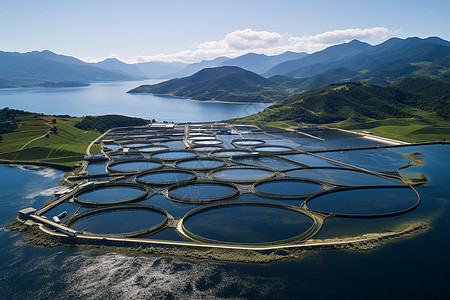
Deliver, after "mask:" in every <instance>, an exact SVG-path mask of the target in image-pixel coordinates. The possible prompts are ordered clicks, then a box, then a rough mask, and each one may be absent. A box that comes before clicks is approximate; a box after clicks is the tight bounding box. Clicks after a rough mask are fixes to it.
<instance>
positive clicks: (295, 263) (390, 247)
mask: <svg viewBox="0 0 450 300" xmlns="http://www.w3.org/2000/svg"><path fill="white" fill-rule="evenodd" d="M139 84H142V83H131V82H127V83H99V84H95V85H92V86H90V87H86V88H73V89H51V90H50V89H38V88H36V89H8V90H0V106H2V107H4V106H9V107H11V108H16V109H24V110H28V111H33V112H42V113H47V114H70V115H85V114H92V115H101V114H109V113H114V114H118V113H120V114H126V115H130V116H138V117H144V118H147V119H148V118H155V119H157V120H167V121H210V120H220V119H227V118H231V117H237V116H241V115H245V114H251V113H254V112H256V110H257V109H262V108H263V107H264V106H246V105H242V104H237V105H235V104H223V103H202V102H195V101H189V100H185V99H176V98H167V97H155V96H151V95H128V94H125V92H126V91H127V90H128V89H130V88H132V87H135V86H137V85H139ZM246 107H247V108H246ZM306 142H308V141H306ZM357 142H358V141H356V140H355V139H346V137H343V138H341V139H339V137H337V138H336V139H335V140H332V141H330V142H329V144H330V145H329V147H333V146H335V145H339V147H347V146H352V145H353V144H354V143H357ZM368 142H369V141H368ZM308 145H309V146H310V148H315V147H316V146H315V142H314V141H311V144H308ZM287 146H289V145H288V144H287ZM322 146H323V145H322ZM395 151H396V152H401V153H412V152H420V153H421V154H422V157H423V158H424V162H425V165H424V166H417V167H410V168H407V169H405V170H404V171H402V173H403V172H404V173H405V174H408V173H416V172H417V173H424V174H426V176H427V177H428V179H429V181H428V182H427V183H426V184H425V185H423V186H419V187H417V191H418V192H419V194H420V195H421V198H422V202H421V204H420V206H419V207H418V208H417V209H416V210H414V211H413V212H411V213H408V214H406V215H402V216H398V217H396V218H394V219H390V218H383V219H374V220H360V221H358V222H357V225H356V226H355V220H348V219H342V218H340V219H339V218H335V219H330V220H327V231H323V232H321V233H319V235H318V236H317V238H328V237H332V236H335V235H336V232H341V231H342V230H343V229H345V230H346V231H347V232H348V233H349V234H350V235H351V234H353V233H354V232H355V231H360V230H362V229H364V230H367V232H370V231H375V232H376V231H377V229H379V228H385V227H383V226H385V225H386V223H388V224H390V222H392V223H393V224H395V222H397V220H399V219H400V220H407V221H417V220H426V221H428V222H429V223H430V224H431V226H430V229H429V230H428V231H426V232H424V233H421V234H418V235H415V236H413V237H411V238H403V239H400V240H397V241H395V242H391V243H388V244H386V245H383V246H380V247H378V248H376V249H374V250H371V251H359V252H347V251H340V250H328V251H317V252H315V253H313V254H308V255H306V256H305V257H303V258H301V259H290V260H285V261H279V262H274V263H269V264H244V263H229V262H210V261H194V260H182V259H174V258H170V257H127V256H123V255H120V254H116V253H104V252H98V251H94V250H86V249H78V248H76V247H57V248H42V247H35V246H33V245H29V244H26V243H24V242H23V238H24V235H25V234H24V233H18V232H11V231H8V230H6V229H5V227H6V226H7V224H8V223H9V222H10V221H11V219H13V218H14V217H15V216H17V212H18V210H20V209H22V208H26V207H30V206H33V207H41V206H42V205H43V203H44V202H45V201H46V200H47V199H49V198H50V197H51V196H52V195H53V194H54V193H55V192H56V191H57V190H58V189H60V187H58V186H57V185H56V183H57V182H58V181H60V180H61V179H62V176H63V172H60V171H56V170H53V169H47V168H35V167H32V168H31V167H30V168H29V167H17V166H14V167H11V166H6V165H0V205H1V209H0V252H1V255H0V288H1V293H0V299H86V298H87V299H98V298H101V299H141V298H145V299H155V298H162V299H186V298H189V299H199V298H200V299H210V298H233V299H240V298H241V299H300V298H306V297H310V299H329V298H332V297H333V298H336V299H341V298H342V299H361V298H364V299H380V298H381V299H408V298H409V299H418V298H419V299H420V298H422V299H429V298H441V297H443V295H445V294H447V293H448V281H449V279H450V275H449V273H448V272H449V271H448V270H449V269H450V259H449V258H448V253H450V239H449V238H448V237H449V235H450V211H449V200H450V185H449V182H450V174H449V170H450V147H449V146H443V145H432V146H419V147H404V148H395ZM329 155H330V156H332V157H333V158H339V159H342V160H345V159H350V158H347V157H345V153H344V155H341V154H340V153H339V152H334V153H330V154H329ZM338 156H339V157H338ZM246 159H247V160H249V161H248V163H251V164H252V165H256V166H258V165H262V166H264V165H266V164H270V165H269V166H270V167H274V166H275V167H277V168H279V169H281V170H283V169H289V168H291V167H292V166H289V165H285V164H286V162H285V161H281V160H280V161H279V162H276V163H275V164H274V162H273V161H271V162H266V161H264V159H263V158H261V159H258V160H250V159H249V158H246ZM295 159H298V160H304V159H305V158H304V157H300V156H299V157H295ZM368 159H374V160H377V159H378V158H377V156H376V153H374V154H373V155H372V153H371V152H370V151H361V152H359V155H356V156H352V157H351V160H352V161H351V162H352V163H354V164H356V165H363V166H364V165H365V164H367V162H368ZM396 163H397V161H395V162H391V161H386V162H383V164H384V165H380V164H375V166H376V167H377V168H381V167H383V166H384V167H386V166H389V168H390V167H397V165H396ZM96 168H98V170H99V172H100V171H101V172H104V165H101V164H99V165H98V166H96ZM344 179H345V178H344ZM160 198H161V199H160ZM162 198H163V197H162V196H161V195H156V196H153V197H152V198H151V203H153V204H155V205H157V206H160V207H162V208H165V209H167V210H171V211H172V212H175V213H174V216H175V217H178V216H181V215H183V214H185V213H186V212H187V211H189V210H191V209H192V207H193V206H192V205H189V204H181V203H172V202H169V201H166V200H164V199H162ZM160 202H161V204H160ZM163 204H165V205H170V206H171V207H165V206H163ZM64 209H66V208H64ZM232 213H233V214H234V213H235V212H232ZM237 217H239V215H237V216H236V218H237ZM394 220H395V221H394ZM193 221H195V222H200V221H201V219H199V218H198V219H197V220H195V219H193ZM218 221H220V220H218ZM381 223H383V224H382V225H380V224H381ZM272 230H277V229H276V227H274V228H272ZM272 230H269V231H268V234H270V232H271V231H272ZM170 234H173V235H175V232H173V233H170V232H169V233H167V236H163V237H161V238H167V239H170V238H176V237H175V236H173V237H170ZM224 234H225V233H224ZM262 238H264V237H262Z"/></svg>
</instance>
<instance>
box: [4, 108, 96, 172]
mask: <svg viewBox="0 0 450 300" xmlns="http://www.w3.org/2000/svg"><path fill="white" fill-rule="evenodd" d="M16 119H17V123H18V127H19V128H18V129H17V130H16V131H15V132H12V133H7V134H2V137H3V140H2V142H1V143H0V160H7V161H26V162H39V163H48V164H55V165H61V166H69V167H72V166H73V165H74V164H76V163H78V162H80V161H82V160H83V156H84V155H85V153H86V148H87V147H88V145H89V143H90V142H91V141H93V140H95V139H96V138H97V137H98V136H99V135H100V133H98V132H95V131H84V130H81V129H78V128H76V127H74V126H73V125H74V124H75V123H76V122H77V121H79V118H54V117H46V116H38V115H35V114H30V115H26V116H20V117H17V118H16ZM52 119H56V123H55V124H53V123H52ZM53 126H55V127H56V128H57V132H56V133H54V132H52V131H51V130H50V129H51V128H52V127H53ZM96 152H100V146H99V145H94V147H92V148H91V153H96Z"/></svg>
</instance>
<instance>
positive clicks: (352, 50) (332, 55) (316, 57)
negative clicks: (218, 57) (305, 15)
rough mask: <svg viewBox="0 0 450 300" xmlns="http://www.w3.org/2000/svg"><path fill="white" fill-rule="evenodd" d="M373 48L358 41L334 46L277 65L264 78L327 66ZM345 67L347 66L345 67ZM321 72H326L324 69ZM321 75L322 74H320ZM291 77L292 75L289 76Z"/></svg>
mask: <svg viewBox="0 0 450 300" xmlns="http://www.w3.org/2000/svg"><path fill="white" fill-rule="evenodd" d="M370 47H372V46H371V45H370V44H367V43H363V42H360V41H358V40H353V41H351V42H349V43H344V44H340V45H334V46H331V47H328V48H326V49H324V50H322V51H318V52H314V53H312V54H309V55H307V56H305V57H303V58H300V59H295V60H289V61H285V62H282V63H280V64H277V65H275V66H274V67H273V68H271V69H270V70H268V71H267V72H265V73H264V74H263V76H266V77H270V76H274V75H287V74H288V73H290V72H293V71H296V70H299V69H301V68H304V67H307V66H310V65H314V64H327V63H332V62H334V61H336V60H339V59H343V58H346V57H350V56H353V55H355V54H358V53H361V52H362V51H364V50H367V49H369V48H370ZM344 67H345V66H344ZM321 71H326V70H325V69H322V70H321ZM319 73H321V72H319ZM316 74H318V73H315V74H308V75H307V76H313V75H316ZM287 76H290V75H287Z"/></svg>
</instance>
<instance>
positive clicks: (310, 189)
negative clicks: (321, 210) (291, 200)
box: [255, 179, 323, 196]
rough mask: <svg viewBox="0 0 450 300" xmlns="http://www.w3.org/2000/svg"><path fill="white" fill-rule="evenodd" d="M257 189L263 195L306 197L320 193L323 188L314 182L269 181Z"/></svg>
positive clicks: (258, 185)
mask: <svg viewBox="0 0 450 300" xmlns="http://www.w3.org/2000/svg"><path fill="white" fill-rule="evenodd" d="M255 189H256V190H258V191H261V192H263V193H268V194H272V195H281V196H304V195H308V194H313V193H317V192H320V191H321V190H322V189H323V187H322V186H321V185H319V184H315V183H313V182H306V181H299V180H294V179H292V180H290V179H283V180H276V179H274V180H269V181H266V182H262V183H260V184H257V185H256V186H255Z"/></svg>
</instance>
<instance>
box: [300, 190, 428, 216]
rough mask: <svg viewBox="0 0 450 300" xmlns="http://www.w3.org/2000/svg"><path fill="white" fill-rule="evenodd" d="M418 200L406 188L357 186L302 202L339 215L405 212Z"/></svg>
mask: <svg viewBox="0 0 450 300" xmlns="http://www.w3.org/2000/svg"><path fill="white" fill-rule="evenodd" d="M419 203H420V196H419V194H418V193H417V192H416V190H415V189H413V188H410V187H389V186H385V187H378V188H373V187H357V188H346V189H340V190H335V191H329V192H324V193H320V194H318V195H315V196H312V197H310V198H308V199H307V200H306V201H305V206H307V207H308V209H310V210H313V211H317V212H321V213H326V214H334V215H336V216H341V217H360V218H362V217H385V216H393V215H398V214H402V213H406V212H408V211H411V210H413V209H415V208H416V207H417V206H418V205H419Z"/></svg>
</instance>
